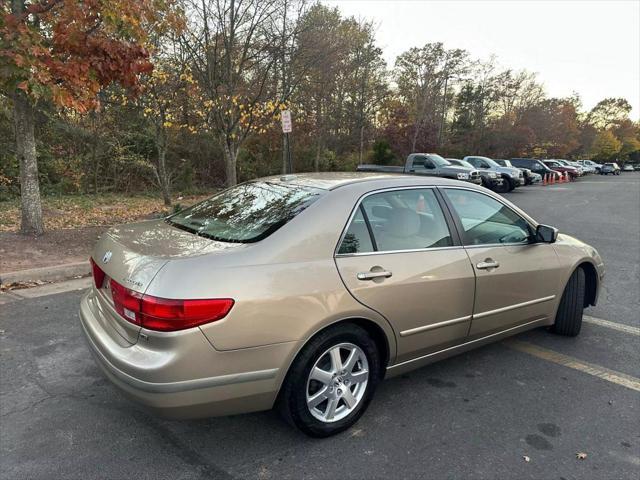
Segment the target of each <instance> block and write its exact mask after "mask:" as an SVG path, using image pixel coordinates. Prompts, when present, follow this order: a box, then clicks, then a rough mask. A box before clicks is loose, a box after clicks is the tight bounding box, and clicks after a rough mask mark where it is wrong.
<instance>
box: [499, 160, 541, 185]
mask: <svg viewBox="0 0 640 480" xmlns="http://www.w3.org/2000/svg"><path fill="white" fill-rule="evenodd" d="M495 162H496V163H497V164H498V165H502V166H503V167H515V165H513V164H512V163H511V161H510V160H503V159H495ZM516 168H518V167H516ZM519 170H520V171H521V172H522V175H524V184H525V185H533V184H534V183H540V182H541V181H542V175H540V174H539V173H534V172H532V171H531V170H529V169H528V168H524V167H520V168H519Z"/></svg>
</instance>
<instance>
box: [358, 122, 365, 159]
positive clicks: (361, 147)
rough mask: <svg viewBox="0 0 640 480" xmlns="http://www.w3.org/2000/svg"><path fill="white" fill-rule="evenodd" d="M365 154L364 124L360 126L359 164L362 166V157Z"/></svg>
mask: <svg viewBox="0 0 640 480" xmlns="http://www.w3.org/2000/svg"><path fill="white" fill-rule="evenodd" d="M363 152H364V122H363V123H362V125H360V155H359V156H358V164H359V165H362V155H363Z"/></svg>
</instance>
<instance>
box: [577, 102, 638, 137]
mask: <svg viewBox="0 0 640 480" xmlns="http://www.w3.org/2000/svg"><path fill="white" fill-rule="evenodd" d="M630 113H631V104H630V103H629V102H628V101H627V100H625V99H624V98H605V99H604V100H600V101H599V102H598V104H597V105H596V106H595V107H593V108H592V109H591V111H590V112H589V114H588V115H587V122H589V123H590V124H591V125H593V126H594V127H596V128H598V129H601V130H607V129H609V128H611V127H613V126H615V125H617V124H619V123H621V122H623V121H624V120H625V119H627V118H629V114H630Z"/></svg>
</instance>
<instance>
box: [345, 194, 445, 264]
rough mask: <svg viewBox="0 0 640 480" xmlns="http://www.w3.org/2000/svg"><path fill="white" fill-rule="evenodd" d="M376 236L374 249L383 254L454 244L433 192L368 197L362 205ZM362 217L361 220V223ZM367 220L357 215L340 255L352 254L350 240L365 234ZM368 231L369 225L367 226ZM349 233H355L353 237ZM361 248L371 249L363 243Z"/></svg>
mask: <svg viewBox="0 0 640 480" xmlns="http://www.w3.org/2000/svg"><path fill="white" fill-rule="evenodd" d="M361 208H362V209H363V210H364V215H366V220H368V222H369V227H370V228H371V231H372V233H373V237H374V242H373V247H374V250H376V251H380V252H389V251H398V250H417V249H424V248H436V247H448V246H452V245H453V242H452V239H451V234H450V233H449V228H448V226H447V222H446V220H445V218H444V214H443V213H442V210H441V208H440V205H439V203H438V201H437V199H436V196H435V194H434V192H433V190H432V189H410V190H409V189H407V190H395V191H389V192H381V193H377V194H373V195H369V196H368V197H366V198H365V199H364V200H363V201H362V204H361ZM360 218H362V220H360ZM361 221H362V222H364V217H359V215H358V214H356V216H354V218H353V220H352V222H351V225H349V228H348V229H347V233H346V234H345V238H344V240H343V242H342V244H341V246H340V249H339V251H338V253H349V252H348V251H347V250H349V249H350V248H352V247H350V245H351V244H352V243H353V241H352V240H351V238H360V236H361V235H364V232H365V231H366V230H365V229H364V228H362V226H361V225H360V222H361ZM365 228H366V225H365ZM350 234H352V235H351V236H350ZM358 243H359V245H365V246H366V247H367V248H368V247H369V243H367V242H366V241H362V240H360V241H359V242H358Z"/></svg>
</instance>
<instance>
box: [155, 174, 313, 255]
mask: <svg viewBox="0 0 640 480" xmlns="http://www.w3.org/2000/svg"><path fill="white" fill-rule="evenodd" d="M323 193H324V190H321V189H318V188H310V187H304V186H300V185H289V184H284V183H271V182H250V183H244V184H241V185H237V186H235V187H232V188H229V189H227V190H224V191H222V192H220V193H218V194H217V195H214V196H213V197H211V198H209V199H207V200H205V201H203V202H200V203H198V204H196V205H193V206H192V207H189V208H187V209H185V210H182V211H181V212H178V213H176V214H175V215H172V216H170V217H168V218H167V220H166V221H167V222H168V223H169V224H171V225H173V226H175V227H177V228H180V229H182V230H186V231H188V232H192V233H194V234H197V235H201V236H203V237H207V238H211V239H213V240H219V241H222V242H236V243H250V242H257V241H258V240H262V239H263V238H265V237H267V236H269V235H270V234H271V233H273V232H275V231H276V230H277V229H278V228H280V227H281V226H283V225H284V224H285V223H287V222H288V221H290V220H291V219H292V218H294V217H295V216H296V215H298V214H299V213H300V212H302V211H303V210H304V209H306V208H307V207H308V206H309V205H311V204H312V203H313V202H314V201H316V200H317V199H318V198H319V197H320V196H321V195H322V194H323Z"/></svg>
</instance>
